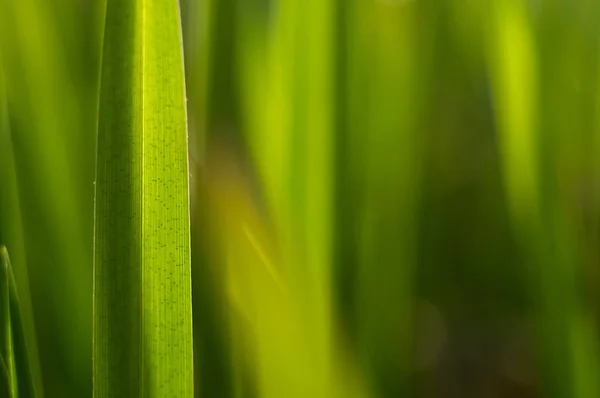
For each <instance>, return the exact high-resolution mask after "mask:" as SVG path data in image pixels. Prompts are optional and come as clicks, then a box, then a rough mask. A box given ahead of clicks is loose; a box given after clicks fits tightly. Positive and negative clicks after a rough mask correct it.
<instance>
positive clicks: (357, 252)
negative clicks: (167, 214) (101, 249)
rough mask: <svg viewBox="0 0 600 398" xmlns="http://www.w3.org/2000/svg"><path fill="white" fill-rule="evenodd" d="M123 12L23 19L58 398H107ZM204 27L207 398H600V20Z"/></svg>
mask: <svg viewBox="0 0 600 398" xmlns="http://www.w3.org/2000/svg"><path fill="white" fill-rule="evenodd" d="M108 1H112V0H108ZM105 2H106V0H104V1H102V0H55V1H52V2H48V1H44V0H1V1H0V65H1V67H0V244H5V245H6V246H7V247H8V250H9V252H10V253H11V259H12V263H13V267H14V270H15V278H16V281H17V285H18V289H19V293H20V295H21V301H22V307H23V310H24V321H25V324H26V327H27V328H28V330H29V333H28V334H29V336H27V337H28V339H29V341H30V342H31V344H32V346H33V350H34V351H35V352H37V353H38V355H39V359H40V360H39V367H38V366H36V367H34V375H35V377H36V378H37V379H38V380H39V381H40V382H41V383H42V384H43V386H44V392H45V396H46V397H77V398H80V397H89V396H91V391H92V389H91V383H92V377H91V375H92V372H91V369H92V357H91V352H92V349H91V343H92V285H93V283H92V258H93V257H92V250H93V223H94V170H95V164H94V162H95V141H96V129H97V108H98V90H99V87H100V86H99V81H100V78H101V77H100V67H99V65H100V62H101V58H102V37H103V24H104V12H105V7H106V3H105ZM180 5H181V12H182V20H183V36H184V56H185V62H186V78H187V97H188V118H189V120H188V126H189V128H188V130H189V143H190V170H191V176H190V178H191V187H192V190H191V192H190V197H191V202H192V257H193V258H192V273H193V316H194V354H195V373H196V396H198V397H224V398H228V397H232V398H233V397H236V398H239V397H257V398H259V397H260V398H262V397H273V398H276V397H285V398H288V397H290V398H291V397H306V396H313V397H315V398H317V397H482V398H486V397H542V396H543V397H582V398H587V397H590V398H591V397H598V396H600V386H599V380H600V364H599V362H598V360H599V358H598V354H599V351H598V346H597V343H598V339H599V338H600V334H599V332H598V327H597V323H598V315H600V302H599V301H598V300H599V299H600V296H599V292H600V286H599V283H600V268H599V267H600V261H599V260H600V241H599V237H600V228H599V227H600V81H599V80H598V76H599V74H600V64H599V62H598V61H599V60H600V58H599V57H600V51H599V50H600V40H599V39H600V23H598V18H599V16H600V2H598V1H597V0H460V1H459V0H181V1H180ZM123 299H124V300H125V299H126V297H123Z"/></svg>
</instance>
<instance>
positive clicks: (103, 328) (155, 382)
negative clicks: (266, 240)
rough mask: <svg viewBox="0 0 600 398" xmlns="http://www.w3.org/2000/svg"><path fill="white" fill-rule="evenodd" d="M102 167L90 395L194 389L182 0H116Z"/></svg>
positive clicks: (104, 97) (105, 80)
mask: <svg viewBox="0 0 600 398" xmlns="http://www.w3.org/2000/svg"><path fill="white" fill-rule="evenodd" d="M99 118H100V119H99V131H98V154H97V170H96V173H97V175H96V214H95V248H94V251H95V253H94V261H95V263H94V342H93V355H94V396H95V397H191V396H192V394H193V369H192V367H193V366H192V316H191V279H190V236H189V201H188V158H187V131H186V104H185V86H184V74H183V54H182V39H181V27H180V14H179V5H178V2H177V1H176V0H158V1H149V0H127V1H122V0H109V1H108V2H107V10H106V24H105V35H104V54H103V65H102V83H101V94H100V115H99Z"/></svg>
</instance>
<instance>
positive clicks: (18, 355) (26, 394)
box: [0, 246, 37, 398]
mask: <svg viewBox="0 0 600 398" xmlns="http://www.w3.org/2000/svg"><path fill="white" fill-rule="evenodd" d="M0 317H1V319H2V324H1V327H0V339H1V345H0V360H1V361H0V367H2V370H1V373H0V380H1V381H2V389H4V388H6V389H7V390H0V392H2V394H6V395H7V396H8V397H9V398H18V397H20V398H30V397H36V396H37V395H36V389H35V387H34V384H33V377H32V374H31V366H30V363H31V362H30V357H29V354H28V349H27V344H26V342H25V331H24V328H23V322H22V320H21V309H20V306H19V298H18V295H17V287H16V284H15V279H14V276H13V273H12V268H11V266H10V259H9V257H8V251H7V250H6V247H4V246H0ZM2 396H3V397H4V396H5V395H2Z"/></svg>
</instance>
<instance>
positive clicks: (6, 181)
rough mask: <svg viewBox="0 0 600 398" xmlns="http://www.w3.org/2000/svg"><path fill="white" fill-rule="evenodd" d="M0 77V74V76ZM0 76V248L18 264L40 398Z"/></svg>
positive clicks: (24, 258)
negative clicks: (9, 252)
mask: <svg viewBox="0 0 600 398" xmlns="http://www.w3.org/2000/svg"><path fill="white" fill-rule="evenodd" d="M0 75H1V74H0ZM1 79H2V76H0V148H2V149H1V150H0V151H1V153H2V155H1V156H0V181H2V182H1V183H0V242H1V243H0V244H5V245H8V246H10V247H11V248H12V254H13V259H15V261H16V264H20V266H18V267H17V269H16V270H14V273H15V281H16V282H15V283H16V285H17V287H18V290H19V291H20V292H21V298H20V302H21V309H22V310H21V316H22V319H23V323H24V325H25V326H24V331H25V333H26V336H25V339H26V340H27V342H28V345H29V352H30V353H31V355H32V358H33V359H34V360H33V361H32V362H31V365H32V374H33V375H34V376H33V377H34V380H35V385H36V386H37V392H38V394H37V396H43V390H42V376H41V371H40V364H39V361H38V348H37V339H36V333H35V327H34V320H33V310H32V305H31V296H30V289H29V275H28V272H27V267H26V266H25V264H26V256H25V247H24V243H23V227H22V224H21V209H20V203H19V194H18V186H17V181H16V177H17V174H16V170H15V163H14V156H13V148H12V142H11V138H10V126H9V123H10V121H9V114H8V105H7V103H6V99H5V96H4V86H3V82H2V81H1Z"/></svg>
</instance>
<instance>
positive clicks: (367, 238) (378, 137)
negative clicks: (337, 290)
mask: <svg viewBox="0 0 600 398" xmlns="http://www.w3.org/2000/svg"><path fill="white" fill-rule="evenodd" d="M424 11H426V8H424V6H423V4H422V2H383V1H368V0H356V1H353V2H351V4H350V5H349V7H348V8H347V10H346V13H347V17H346V18H347V21H348V22H347V25H348V26H349V27H351V29H350V28H348V33H347V34H348V38H347V40H348V41H347V45H348V47H347V50H346V56H347V58H348V63H347V64H348V72H347V78H346V84H347V87H346V91H347V115H346V117H347V119H346V120H347V121H346V126H347V129H348V138H347V140H348V143H347V144H346V151H347V155H346V162H347V163H346V164H345V165H344V167H346V169H347V170H348V173H349V174H348V177H347V178H348V179H347V180H346V183H352V184H353V185H352V188H351V189H350V188H347V189H348V192H351V193H352V197H351V198H349V199H348V200H350V201H351V202H350V203H353V204H352V205H351V206H352V207H351V209H352V210H353V214H346V215H345V216H346V217H353V219H354V221H353V223H354V227H353V228H354V232H353V234H354V236H350V237H349V238H348V239H349V242H353V243H354V245H355V247H354V248H352V249H349V250H353V251H355V253H356V256H357V257H356V260H355V264H356V267H357V268H356V271H355V272H356V274H355V278H356V279H355V281H354V286H355V292H354V297H355V300H356V320H355V322H356V324H355V325H353V326H352V328H353V329H354V330H355V333H356V339H357V340H356V344H357V350H358V352H359V358H360V361H361V364H362V365H363V367H364V371H365V372H366V374H367V377H368V380H369V382H370V383H371V385H372V386H373V388H374V390H375V391H376V393H377V394H378V396H382V397H387V396H390V397H391V396H403V395H406V394H407V393H408V390H407V388H408V385H409V379H408V377H409V372H410V370H411V359H412V352H411V343H412V339H413V335H412V329H413V323H412V319H413V313H412V307H413V299H412V295H413V286H412V284H413V278H414V267H415V254H416V250H415V248H416V239H415V237H416V235H417V231H416V222H415V215H416V205H417V198H418V196H417V194H418V182H419V163H418V162H419V156H418V151H419V136H420V132H419V131H418V127H419V124H418V122H419V114H420V112H419V110H420V102H421V101H422V96H423V93H424V91H423V90H424V88H425V84H422V81H424V80H425V79H424V77H426V76H427V75H426V71H427V69H426V68H424V64H423V63H422V58H423V55H424V54H427V46H428V41H427V40H426V39H427V37H428V35H427V34H424V35H423V34H422V33H426V29H423V30H422V31H421V28H422V25H424V24H425V23H426V22H427V19H426V15H427V14H425V12H424ZM423 76H424V77H423ZM421 79H423V80H421ZM341 200H346V198H341ZM342 233H343V232H342ZM346 244H348V243H346ZM392 303H393V304H392Z"/></svg>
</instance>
